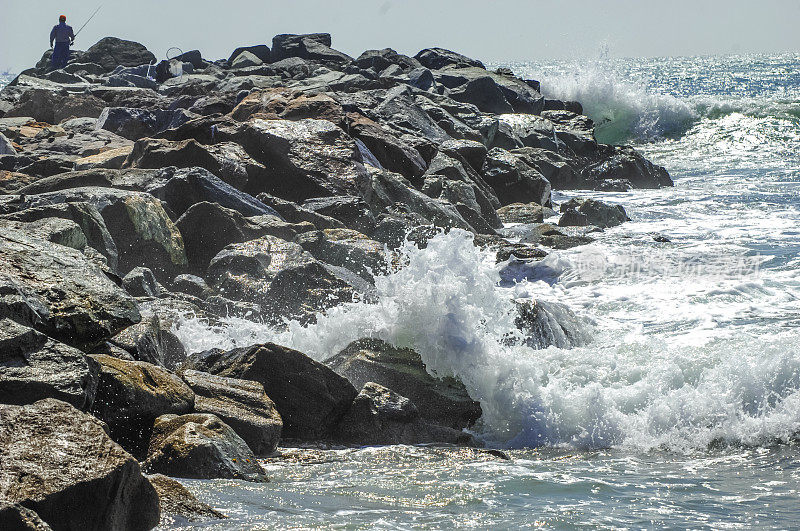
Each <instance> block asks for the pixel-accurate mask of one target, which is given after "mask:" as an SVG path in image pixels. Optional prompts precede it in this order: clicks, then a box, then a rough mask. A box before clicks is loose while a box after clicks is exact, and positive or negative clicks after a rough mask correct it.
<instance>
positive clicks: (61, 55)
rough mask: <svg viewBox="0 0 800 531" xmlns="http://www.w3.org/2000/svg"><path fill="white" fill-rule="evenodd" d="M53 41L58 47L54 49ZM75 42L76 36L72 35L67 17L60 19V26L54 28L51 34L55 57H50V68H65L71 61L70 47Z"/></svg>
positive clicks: (63, 16) (51, 44)
mask: <svg viewBox="0 0 800 531" xmlns="http://www.w3.org/2000/svg"><path fill="white" fill-rule="evenodd" d="M53 41H55V43H56V46H55V48H53ZM74 42H75V34H74V33H72V26H67V17H66V16H65V15H61V16H60V17H58V25H57V26H53V31H51V32H50V48H53V55H52V56H51V57H50V66H51V67H52V69H53V70H58V69H59V68H64V67H65V66H67V61H69V47H70V45H72V44H73V43H74Z"/></svg>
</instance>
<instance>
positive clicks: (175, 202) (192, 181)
mask: <svg viewBox="0 0 800 531" xmlns="http://www.w3.org/2000/svg"><path fill="white" fill-rule="evenodd" d="M165 172H168V173H169V175H171V176H170V177H169V178H168V180H167V181H166V182H165V183H164V184H163V185H162V186H160V187H158V188H156V189H152V190H151V193H152V194H153V195H155V196H156V197H158V198H159V199H161V200H162V201H165V202H166V203H167V204H168V205H169V208H170V210H172V212H173V213H175V215H176V216H181V215H183V213H184V212H186V211H187V210H188V209H189V207H190V206H192V205H194V204H196V203H201V202H203V201H207V202H210V203H216V204H218V205H219V206H221V207H224V208H230V209H232V210H235V211H237V212H239V213H240V214H242V215H243V216H262V215H268V216H275V217H277V218H280V217H281V215H282V214H279V213H278V212H277V211H276V209H274V208H272V207H270V206H267V205H266V204H264V203H263V202H261V201H259V200H257V199H256V198H254V197H253V196H251V195H249V194H246V193H244V192H241V191H239V190H237V189H236V188H234V187H233V186H231V185H230V184H228V183H226V182H224V181H223V180H222V179H220V178H219V177H217V176H216V175H214V174H212V173H211V172H209V171H208V170H206V169H204V168H198V167H192V168H182V169H177V170H174V171H173V169H171V168H168V169H166V170H165ZM287 219H288V218H287ZM288 221H290V222H294V223H297V222H299V221H305V220H294V219H288Z"/></svg>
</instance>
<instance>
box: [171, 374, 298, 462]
mask: <svg viewBox="0 0 800 531" xmlns="http://www.w3.org/2000/svg"><path fill="white" fill-rule="evenodd" d="M183 379H184V381H185V382H186V383H187V384H189V387H191V388H192V391H194V393H195V403H194V410H195V412H197V413H210V414H212V415H216V416H217V417H219V418H220V419H221V420H222V421H223V422H225V423H226V424H228V425H229V426H230V427H231V428H233V430H234V431H235V432H236V433H237V435H239V437H241V438H242V439H244V441H245V442H246V443H247V445H248V446H249V447H250V449H251V450H252V451H253V453H254V454H256V455H267V454H271V453H272V452H274V451H275V449H276V448H277V446H278V442H279V441H280V438H281V430H282V429H283V420H282V419H281V416H280V414H279V413H278V410H277V409H276V408H275V404H274V403H273V402H272V400H271V399H270V398H269V397H268V396H267V394H266V393H265V392H264V386H263V385H261V384H260V383H258V382H255V381H252V380H240V379H236V378H225V377H222V376H215V375H213V374H209V373H206V372H200V371H193V370H187V371H184V372H183Z"/></svg>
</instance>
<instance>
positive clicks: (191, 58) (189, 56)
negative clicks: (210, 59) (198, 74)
mask: <svg viewBox="0 0 800 531" xmlns="http://www.w3.org/2000/svg"><path fill="white" fill-rule="evenodd" d="M175 60H176V61H180V62H182V63H189V64H191V65H192V66H193V67H194V68H196V69H201V68H205V67H206V66H207V64H206V62H205V61H203V54H202V53H200V50H189V51H188V52H183V53H182V54H180V55H179V56H178V57H176V58H175Z"/></svg>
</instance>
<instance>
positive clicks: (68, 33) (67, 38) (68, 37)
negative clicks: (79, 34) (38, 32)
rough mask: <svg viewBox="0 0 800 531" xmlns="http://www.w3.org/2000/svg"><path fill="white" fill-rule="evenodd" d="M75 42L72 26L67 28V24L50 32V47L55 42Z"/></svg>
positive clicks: (54, 27)
mask: <svg viewBox="0 0 800 531" xmlns="http://www.w3.org/2000/svg"><path fill="white" fill-rule="evenodd" d="M73 40H75V34H74V33H72V26H67V23H66V22H61V23H59V24H58V25H56V26H53V31H51V32H50V46H52V45H53V41H56V42H72V41H73Z"/></svg>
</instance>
